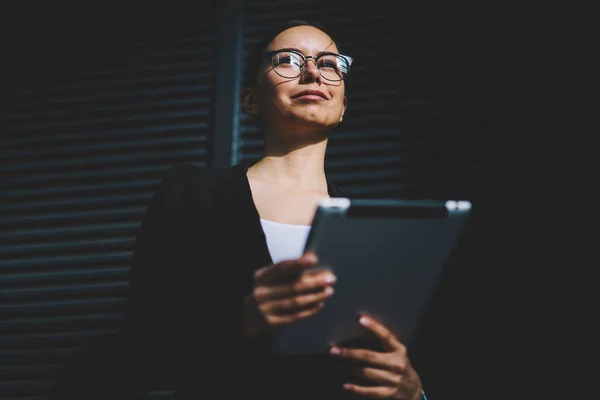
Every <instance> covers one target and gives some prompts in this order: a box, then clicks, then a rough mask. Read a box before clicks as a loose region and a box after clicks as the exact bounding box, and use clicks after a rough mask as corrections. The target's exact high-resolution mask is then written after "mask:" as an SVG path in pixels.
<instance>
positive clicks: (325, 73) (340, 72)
mask: <svg viewBox="0 0 600 400" xmlns="http://www.w3.org/2000/svg"><path fill="white" fill-rule="evenodd" d="M265 58H268V59H271V65H272V66H273V70H274V71H275V72H276V73H277V75H279V76H281V77H283V78H297V77H299V76H300V75H301V74H302V70H303V69H304V65H305V64H306V63H307V62H308V59H312V60H313V61H314V62H315V64H316V66H317V68H318V69H319V73H320V74H321V76H322V77H323V78H325V79H327V80H328V81H334V82H337V81H341V80H343V79H344V78H345V77H346V75H347V74H348V72H349V71H350V65H352V62H353V61H354V60H353V58H352V57H348V56H344V55H341V54H335V53H322V54H319V55H318V56H317V57H313V56H307V57H306V56H304V54H302V53H300V52H298V51H296V50H292V49H282V50H275V51H268V52H266V53H265Z"/></svg>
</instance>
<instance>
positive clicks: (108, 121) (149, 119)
mask: <svg viewBox="0 0 600 400" xmlns="http://www.w3.org/2000/svg"><path fill="white" fill-rule="evenodd" d="M209 112H210V110H208V109H205V110H203V109H201V108H200V109H194V110H185V109H184V110H181V111H171V112H157V113H154V114H144V115H127V116H122V117H109V116H106V117H103V118H87V117H86V118H80V119H79V120H78V119H77V118H75V119H74V120H73V119H71V120H69V121H62V122H55V121H53V122H48V123H44V124H41V123H33V124H29V125H27V124H20V125H18V126H16V127H14V128H12V130H14V131H26V130H33V129H42V128H43V129H48V128H57V127H74V126H77V127H81V128H83V127H86V126H95V127H98V126H100V125H104V126H108V127H114V126H115V125H117V123H127V122H129V123H132V122H133V123H135V124H136V125H143V124H146V123H153V121H161V120H163V121H164V120H171V119H179V120H185V119H188V118H192V117H193V118H199V117H206V116H208V115H209Z"/></svg>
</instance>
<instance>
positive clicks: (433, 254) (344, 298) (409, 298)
mask: <svg viewBox="0 0 600 400" xmlns="http://www.w3.org/2000/svg"><path fill="white" fill-rule="evenodd" d="M470 212H471V203H470V202H469V201H464V200H461V201H454V200H450V201H420V200H419V201H417V200H406V201H403V200H351V199H348V198H330V199H325V200H323V201H321V202H320V203H319V204H318V207H317V210H316V213H315V217H314V220H313V223H312V228H311V231H310V233H309V235H308V238H307V241H306V244H305V251H309V250H312V251H314V252H315V253H316V254H317V256H318V257H319V262H320V267H327V268H330V269H331V270H332V271H333V272H334V273H335V275H336V277H337V281H336V283H335V284H334V286H333V287H334V290H335V293H334V294H333V296H332V297H330V298H329V299H328V300H327V301H326V303H325V307H324V308H323V309H322V310H321V311H320V312H319V313H317V314H315V315H313V316H311V317H308V318H305V319H302V320H299V321H296V322H295V323H293V324H291V325H287V326H285V327H283V328H282V329H281V330H279V331H278V333H277V335H276V337H275V338H274V341H273V348H272V350H273V352H274V353H275V354H303V355H306V354H326V353H328V352H329V348H330V346H331V345H333V344H335V343H338V344H340V343H344V342H346V341H351V340H353V339H354V338H358V337H360V336H361V334H363V333H364V328H361V327H360V326H359V325H358V315H359V314H360V313H367V314H369V315H372V316H373V317H375V318H376V319H378V320H379V321H381V322H382V323H384V324H385V325H386V326H388V327H389V328H390V329H391V330H392V331H393V332H394V333H395V334H396V335H398V337H399V338H400V339H401V341H402V342H403V343H404V344H405V345H406V346H409V345H410V343H411V341H412V339H413V336H414V333H415V331H416V329H417V327H418V324H419V322H420V319H421V316H422V314H423V313H424V310H425V307H426V305H427V302H428V300H429V298H430V296H431V294H432V293H433V291H434V289H435V286H436V282H437V280H438V278H439V276H440V275H441V272H442V270H443V269H444V266H445V264H446V263H447V261H448V259H449V257H450V255H451V253H452V251H453V249H454V247H455V244H456V242H457V239H458V237H459V236H460V233H461V230H462V227H463V225H464V222H465V219H466V218H467V216H468V215H469V213H470Z"/></svg>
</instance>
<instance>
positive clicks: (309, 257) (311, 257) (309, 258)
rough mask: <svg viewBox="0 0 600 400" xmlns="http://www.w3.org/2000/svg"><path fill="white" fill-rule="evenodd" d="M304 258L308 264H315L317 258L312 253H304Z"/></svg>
mask: <svg viewBox="0 0 600 400" xmlns="http://www.w3.org/2000/svg"><path fill="white" fill-rule="evenodd" d="M304 258H305V259H306V261H308V262H313V263H314V262H317V256H316V255H315V254H314V253H306V255H305V256H304Z"/></svg>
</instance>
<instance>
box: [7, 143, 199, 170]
mask: <svg viewBox="0 0 600 400" xmlns="http://www.w3.org/2000/svg"><path fill="white" fill-rule="evenodd" d="M206 155H207V149H206V148H201V147H197V148H191V149H189V148H188V149H186V148H182V149H179V150H178V152H177V153H176V154H172V153H171V152H168V153H160V152H158V151H156V153H153V154H152V153H150V154H145V153H141V154H137V153H132V154H122V155H115V156H114V157H111V158H110V159H109V158H108V157H107V156H102V157H87V158H74V159H69V160H49V161H45V162H29V163H23V164H13V165H8V166H7V168H5V169H4V170H5V171H6V172H12V171H23V170H28V169H33V168H39V169H42V168H51V167H60V168H61V169H62V170H67V168H66V167H82V168H86V167H87V168H89V167H90V166H95V167H99V166H103V165H106V164H110V165H111V166H115V165H123V164H125V165H127V164H129V165H137V166H139V165H140V164H139V162H144V161H146V162H150V161H153V162H156V161H158V162H160V161H163V162H164V160H171V162H172V163H175V162H178V160H180V161H182V162H183V161H188V160H198V161H201V160H202V161H203V158H204V157H206Z"/></svg>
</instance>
